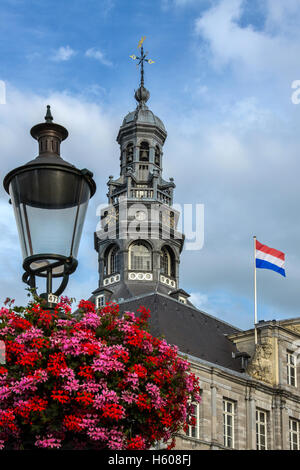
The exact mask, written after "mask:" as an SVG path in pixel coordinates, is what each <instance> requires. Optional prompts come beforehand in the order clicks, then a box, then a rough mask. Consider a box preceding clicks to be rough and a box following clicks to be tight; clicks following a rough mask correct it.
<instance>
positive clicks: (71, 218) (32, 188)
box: [3, 105, 96, 307]
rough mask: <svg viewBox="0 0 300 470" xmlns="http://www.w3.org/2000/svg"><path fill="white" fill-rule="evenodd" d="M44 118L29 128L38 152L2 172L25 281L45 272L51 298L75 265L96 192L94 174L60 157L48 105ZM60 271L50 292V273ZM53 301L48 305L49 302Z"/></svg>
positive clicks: (62, 133)
mask: <svg viewBox="0 0 300 470" xmlns="http://www.w3.org/2000/svg"><path fill="white" fill-rule="evenodd" d="M45 121H46V122H44V123H41V124H37V125H36V126H34V127H33V128H32V129H31V132H30V133H31V135H32V137H33V138H34V139H36V140H37V141H38V143H39V155H38V157H37V158H35V159H34V160H32V161H30V162H28V163H26V165H24V166H21V167H18V168H16V169H14V170H12V171H11V172H10V173H8V175H6V177H5V178H4V182H3V184H4V188H5V190H6V191H7V192H8V193H9V195H10V197H11V201H12V204H13V208H14V212H15V217H16V221H17V226H18V232H19V237H20V242H21V247H22V253H23V258H24V262H23V267H24V270H25V273H24V275H23V281H24V282H26V283H27V284H28V285H29V286H30V287H32V288H35V287H36V282H35V278H36V276H39V277H45V278H47V294H42V296H43V297H47V301H48V302H49V304H52V302H55V300H56V299H55V297H54V296H56V297H57V296H59V295H61V293H62V292H63V290H64V289H65V288H66V285H67V283H68V279H69V275H70V274H72V273H73V272H74V271H75V269H76V267H77V264H78V262H77V259H76V258H77V253H78V248H79V243H80V238H81V234H82V228H83V223H84V219H85V215H86V210H87V206H88V203H89V199H90V198H91V197H92V196H93V195H94V194H95V191H96V184H95V182H94V180H93V174H92V173H91V172H90V171H88V170H86V169H84V170H78V169H77V168H76V167H75V166H73V165H71V164H70V163H68V162H66V161H65V160H63V159H62V158H61V156H60V143H61V142H62V141H63V140H65V139H66V138H67V137H68V131H67V129H65V128H64V127H63V126H60V125H59V124H55V123H53V122H52V121H53V117H52V115H51V111H50V106H49V105H48V106H47V113H46V116H45ZM53 277H62V281H61V284H60V286H59V288H58V289H57V290H56V292H55V293H54V294H53V293H52V278H53ZM49 306H50V307H51V305H49Z"/></svg>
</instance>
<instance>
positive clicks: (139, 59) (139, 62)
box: [129, 36, 155, 87]
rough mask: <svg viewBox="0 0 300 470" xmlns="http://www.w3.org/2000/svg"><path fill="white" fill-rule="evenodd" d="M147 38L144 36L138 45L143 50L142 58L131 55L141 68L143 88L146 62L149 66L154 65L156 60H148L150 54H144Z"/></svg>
mask: <svg viewBox="0 0 300 470" xmlns="http://www.w3.org/2000/svg"><path fill="white" fill-rule="evenodd" d="M145 39H146V36H143V37H142V38H141V40H140V41H139V43H138V49H139V48H141V56H140V57H139V56H136V55H135V54H132V55H130V56H129V57H130V58H131V59H132V60H137V61H138V63H137V66H139V65H140V66H141V86H142V87H143V86H144V62H148V64H154V63H155V62H154V60H152V59H146V57H147V54H148V52H146V53H144V47H143V42H144V41H145Z"/></svg>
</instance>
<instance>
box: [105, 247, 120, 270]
mask: <svg viewBox="0 0 300 470" xmlns="http://www.w3.org/2000/svg"><path fill="white" fill-rule="evenodd" d="M119 270H120V252H119V247H118V246H116V245H114V246H113V247H110V248H108V250H106V254H105V257H104V276H110V275H111V274H115V273H118V272H119Z"/></svg>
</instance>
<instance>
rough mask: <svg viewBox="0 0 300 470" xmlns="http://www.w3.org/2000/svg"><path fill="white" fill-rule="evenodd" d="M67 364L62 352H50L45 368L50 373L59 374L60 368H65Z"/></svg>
mask: <svg viewBox="0 0 300 470" xmlns="http://www.w3.org/2000/svg"><path fill="white" fill-rule="evenodd" d="M66 368H67V364H66V360H65V356H64V354H63V353H55V354H50V356H49V362H48V366H47V369H48V371H49V372H50V373H51V374H52V375H56V376H57V377H58V376H59V374H60V372H61V370H62V369H66Z"/></svg>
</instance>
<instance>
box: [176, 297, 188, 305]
mask: <svg viewBox="0 0 300 470" xmlns="http://www.w3.org/2000/svg"><path fill="white" fill-rule="evenodd" d="M178 300H179V302H180V303H182V304H186V303H187V301H186V298H185V297H181V296H179V297H178Z"/></svg>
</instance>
